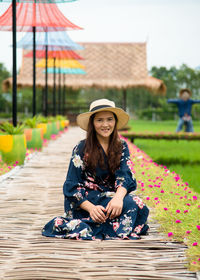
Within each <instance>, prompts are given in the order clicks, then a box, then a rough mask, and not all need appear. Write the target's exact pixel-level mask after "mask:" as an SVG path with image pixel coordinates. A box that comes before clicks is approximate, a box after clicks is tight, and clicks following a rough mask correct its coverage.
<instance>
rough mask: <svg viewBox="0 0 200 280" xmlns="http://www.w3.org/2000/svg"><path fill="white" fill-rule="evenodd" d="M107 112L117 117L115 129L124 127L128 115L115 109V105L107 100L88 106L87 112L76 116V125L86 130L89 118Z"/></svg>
mask: <svg viewBox="0 0 200 280" xmlns="http://www.w3.org/2000/svg"><path fill="white" fill-rule="evenodd" d="M102 111H109V112H112V113H114V114H115V115H116V116H117V120H118V121H117V129H121V128H122V127H124V126H125V125H126V124H127V122H128V120H129V115H128V114H127V113H126V112H125V111H124V110H122V109H121V108H117V107H115V103H114V102H113V101H110V100H108V99H98V100H95V101H93V102H92V103H91V104H90V110H89V112H86V113H82V114H80V115H78V116H77V119H76V120H77V124H78V125H79V126H80V127H81V128H82V129H84V130H87V128H88V123H89V119H90V117H91V116H92V115H93V114H95V113H98V112H102Z"/></svg>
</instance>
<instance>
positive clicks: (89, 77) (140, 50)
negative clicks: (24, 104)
mask: <svg viewBox="0 0 200 280" xmlns="http://www.w3.org/2000/svg"><path fill="white" fill-rule="evenodd" d="M80 44H81V45H82V46H83V47H84V48H85V49H84V50H82V51H78V52H77V53H79V54H80V55H81V56H82V57H83V58H84V60H83V61H82V63H83V64H84V65H85V71H86V72H87V74H86V75H66V76H65V84H66V86H67V87H72V88H74V89H77V88H87V87H98V88H102V89H104V88H116V89H126V88H131V87H133V88H136V87H145V88H148V89H149V90H151V91H154V92H156V93H161V94H164V93H165V91H166V87H165V85H164V83H163V81H161V80H159V79H156V78H153V77H150V76H149V75H148V71H147V62H146V43H80ZM27 52H28V51H27V50H26V51H25V50H24V51H23V59H22V66H21V69H20V72H19V75H18V77H17V85H18V86H19V87H23V86H32V58H29V57H25V56H24V55H25V54H26V53H27ZM36 61H37V60H36ZM11 83H12V78H8V79H6V80H5V81H4V87H6V88H8V87H10V86H11ZM36 85H37V86H42V87H43V86H45V75H44V73H43V69H41V68H37V73H36ZM48 85H49V86H53V74H49V76H48Z"/></svg>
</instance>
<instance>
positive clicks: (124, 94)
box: [123, 89, 127, 111]
mask: <svg viewBox="0 0 200 280" xmlns="http://www.w3.org/2000/svg"><path fill="white" fill-rule="evenodd" d="M126 98H127V93H126V89H123V109H124V111H126Z"/></svg>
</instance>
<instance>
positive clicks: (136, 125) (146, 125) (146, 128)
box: [128, 120, 200, 132]
mask: <svg viewBox="0 0 200 280" xmlns="http://www.w3.org/2000/svg"><path fill="white" fill-rule="evenodd" d="M177 123H178V121H154V122H152V121H146V120H130V121H129V123H128V124H129V126H130V127H131V130H132V131H135V132H161V131H165V132H175V131H176V126H177ZM193 126H194V131H195V132H200V121H193Z"/></svg>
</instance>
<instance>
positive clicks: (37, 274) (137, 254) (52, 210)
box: [0, 128, 196, 280]
mask: <svg viewBox="0 0 200 280" xmlns="http://www.w3.org/2000/svg"><path fill="white" fill-rule="evenodd" d="M83 138H84V134H83V132H81V130H80V129H78V128H70V129H69V131H68V132H67V133H65V134H63V135H62V137H60V138H58V139H57V140H56V141H52V142H50V143H49V145H48V147H46V148H44V149H43V152H42V153H35V154H34V156H33V157H32V158H31V159H30V161H28V162H27V163H26V164H25V166H24V167H22V168H18V169H17V170H16V172H12V174H11V175H10V176H8V177H7V178H6V179H5V180H3V181H2V180H1V179H0V224H1V227H0V228H1V230H0V279H11V280H19V279H20V280H23V279H30V280H36V279H43V280H44V279H52V280H53V279H59V280H63V279H69V280H70V279H84V280H90V279H96V280H107V279H116V280H117V279H129V280H137V279H143V280H146V279H151V280H153V279H159V280H164V279H165V280H167V279H171V280H175V279H180V280H184V279H196V275H195V273H192V272H189V271H187V269H186V267H185V265H186V260H185V247H184V245H182V244H179V243H175V242H169V241H167V240H165V238H164V236H162V235H161V234H158V231H157V228H158V225H156V224H155V223H153V222H150V227H151V230H150V234H149V235H148V236H145V237H143V238H142V239H141V240H139V241H129V240H116V241H75V240H66V239H65V240H63V239H57V238H46V237H42V236H41V229H42V227H43V226H44V224H46V222H48V221H49V220H50V219H52V218H53V217H55V216H58V215H63V211H64V208H63V194H62V185H63V182H64V180H65V176H66V172H67V167H68V163H69V159H70V156H71V152H72V148H73V146H74V145H75V144H76V143H77V142H78V141H79V140H80V139H83Z"/></svg>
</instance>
